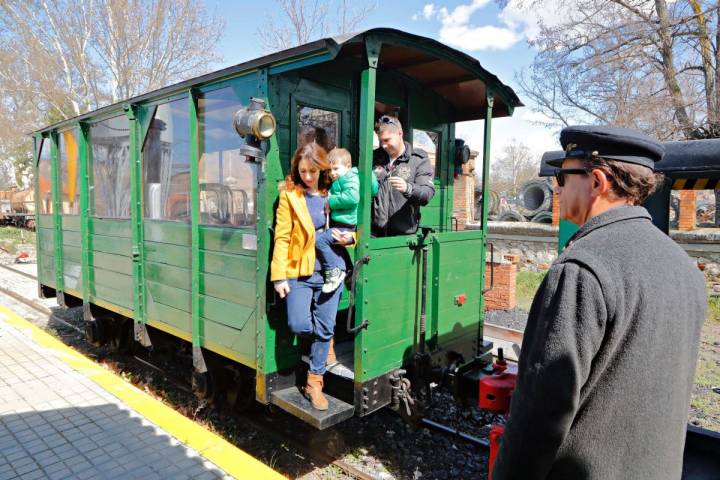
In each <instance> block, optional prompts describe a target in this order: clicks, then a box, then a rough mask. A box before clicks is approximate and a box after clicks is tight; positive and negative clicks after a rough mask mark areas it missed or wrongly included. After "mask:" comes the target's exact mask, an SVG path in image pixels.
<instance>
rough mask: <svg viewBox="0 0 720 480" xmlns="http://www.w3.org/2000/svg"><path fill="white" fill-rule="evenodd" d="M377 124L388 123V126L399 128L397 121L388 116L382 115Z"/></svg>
mask: <svg viewBox="0 0 720 480" xmlns="http://www.w3.org/2000/svg"><path fill="white" fill-rule="evenodd" d="M378 122H380V123H389V124H390V125H395V126H396V127H400V125H398V121H397V120H395V119H394V118H393V117H390V116H388V115H383V116H382V117H380V118H379V119H378Z"/></svg>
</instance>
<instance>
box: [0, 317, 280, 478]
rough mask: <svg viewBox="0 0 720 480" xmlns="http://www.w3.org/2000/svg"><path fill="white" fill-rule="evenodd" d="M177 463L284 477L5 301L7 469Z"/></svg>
mask: <svg viewBox="0 0 720 480" xmlns="http://www.w3.org/2000/svg"><path fill="white" fill-rule="evenodd" d="M107 440H110V441H109V442H108V441H107ZM148 445H150V446H152V452H150V451H144V449H149V448H150V447H148ZM158 451H159V452H162V457H163V460H165V461H164V462H153V461H152V458H154V457H153V456H152V455H145V454H149V453H154V452H158ZM108 459H112V460H111V461H108ZM98 460H102V461H98ZM178 465H182V466H183V469H182V472H183V473H184V474H188V475H190V477H191V478H243V479H244V478H248V479H253V480H254V479H263V478H269V479H275V478H284V477H282V476H281V475H280V474H279V473H277V472H275V471H274V470H272V469H271V468H270V467H268V466H266V465H264V464H263V463H262V462H260V461H258V460H257V459H255V458H253V457H252V456H250V455H248V454H247V453H245V452H243V451H242V450H240V449H238V448H237V447H235V446H233V445H232V444H230V443H228V442H226V441H225V440H224V439H222V438H220V437H219V436H217V435H215V434H214V433H212V432H209V431H207V430H205V429H204V428H203V427H201V426H200V425H198V424H196V423H194V422H192V421H191V420H190V419H188V418H186V417H184V416H182V415H180V414H179V413H177V412H175V411H174V410H172V409H171V408H170V407H168V406H166V405H164V404H163V403H162V402H159V401H157V400H155V399H154V398H152V397H150V396H149V395H147V394H145V393H144V392H142V391H140V390H139V389H137V388H135V387H134V386H132V385H131V384H129V383H127V382H125V381H124V380H123V379H121V378H120V377H118V376H117V375H115V374H113V373H112V372H110V371H108V370H106V369H104V368H103V367H101V366H100V365H97V364H96V363H94V362H93V361H92V360H90V359H88V358H87V357H84V356H83V355H81V354H80V353H78V352H77V351H75V350H73V349H71V348H70V347H68V346H66V345H65V344H63V343H62V342H60V341H59V340H57V339H55V338H53V337H52V336H50V335H49V334H47V333H46V332H44V331H43V330H41V329H40V328H38V327H36V326H34V325H32V324H31V323H30V322H28V321H26V320H24V319H23V318H21V317H20V316H19V315H17V314H16V313H15V312H13V311H11V310H9V309H7V308H6V307H2V306H0V478H2V479H8V480H9V479H14V478H22V479H35V478H37V479H46V478H118V479H131V478H143V479H146V478H158V479H171V478H173V479H174V478H177V476H178V469H177V468H176V467H177V466H178Z"/></svg>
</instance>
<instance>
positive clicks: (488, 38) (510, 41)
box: [440, 25, 522, 51]
mask: <svg viewBox="0 0 720 480" xmlns="http://www.w3.org/2000/svg"><path fill="white" fill-rule="evenodd" d="M521 38H522V37H520V36H518V35H516V34H515V32H513V31H512V30H510V29H508V28H499V27H493V26H490V25H488V26H484V27H468V26H465V25H461V26H456V27H443V28H442V29H441V30H440V41H441V42H444V43H447V44H448V45H453V46H456V47H459V48H462V49H463V50H468V51H472V50H507V49H508V48H510V47H512V46H513V45H515V44H516V43H517V42H518V41H519V40H520V39H521Z"/></svg>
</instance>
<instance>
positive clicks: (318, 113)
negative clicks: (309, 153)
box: [296, 105, 340, 152]
mask: <svg viewBox="0 0 720 480" xmlns="http://www.w3.org/2000/svg"><path fill="white" fill-rule="evenodd" d="M339 135H340V114H339V113H338V112H332V111H329V110H322V109H320V108H314V107H306V106H304V105H298V106H297V144H296V145H297V148H300V147H302V146H303V145H307V144H308V143H311V142H315V143H317V144H318V145H320V146H321V147H323V148H324V149H325V150H326V151H328V152H329V151H330V150H332V149H333V148H335V147H336V146H337V144H338V140H339Z"/></svg>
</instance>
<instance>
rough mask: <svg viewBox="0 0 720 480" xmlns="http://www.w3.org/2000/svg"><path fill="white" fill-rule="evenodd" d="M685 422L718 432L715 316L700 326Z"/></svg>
mask: <svg viewBox="0 0 720 480" xmlns="http://www.w3.org/2000/svg"><path fill="white" fill-rule="evenodd" d="M689 421H690V423H692V424H693V425H697V426H700V427H703V428H707V429H709V430H714V431H716V432H720V320H718V319H715V318H708V319H707V320H706V321H705V325H704V326H703V332H702V337H701V340H700V351H699V353H698V364H697V370H696V372H695V389H694V391H693V394H692V397H691V400H690V417H689Z"/></svg>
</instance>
